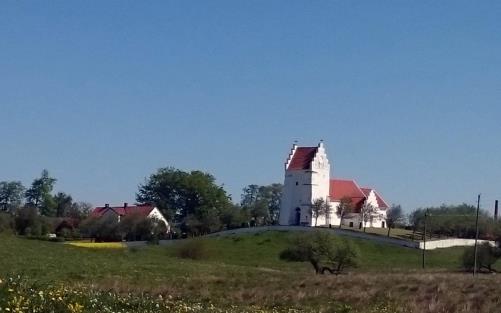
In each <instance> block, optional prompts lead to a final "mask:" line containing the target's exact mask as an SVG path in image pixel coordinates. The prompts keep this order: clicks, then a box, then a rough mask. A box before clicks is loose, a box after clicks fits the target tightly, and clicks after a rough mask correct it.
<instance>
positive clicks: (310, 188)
mask: <svg viewBox="0 0 501 313" xmlns="http://www.w3.org/2000/svg"><path fill="white" fill-rule="evenodd" d="M330 172H331V166H330V163H329V159H328V158H327V153H326V151H325V146H324V144H323V142H320V143H319V144H318V146H316V147H298V146H297V145H296V144H294V145H293V146H292V149H291V151H290V153H289V156H288V158H287V161H286V162H285V181H284V189H283V194H282V202H281V207H280V218H279V223H280V225H304V226H315V220H316V225H317V226H325V225H339V224H340V221H341V218H340V215H339V214H337V213H336V212H337V209H338V206H339V204H340V203H341V200H342V199H349V200H350V201H351V204H352V207H353V211H352V212H350V213H348V214H346V215H345V216H344V217H343V225H346V226H350V227H362V226H363V225H364V218H363V217H362V212H363V211H364V210H363V208H364V206H369V205H370V206H372V208H373V209H372V210H371V213H370V214H366V216H367V218H366V219H365V226H367V227H382V228H384V227H386V210H387V209H388V205H387V203H386V202H385V201H384V200H383V198H382V197H381V196H380V195H379V194H378V193H377V192H376V190H374V189H373V188H362V187H360V186H359V185H358V184H357V183H356V182H355V181H354V180H344V179H331V177H330ZM317 199H324V200H325V201H327V202H328V203H329V204H330V205H331V210H330V212H327V214H325V215H320V216H318V218H315V216H314V214H313V212H312V204H313V202H314V201H315V200H317Z"/></svg>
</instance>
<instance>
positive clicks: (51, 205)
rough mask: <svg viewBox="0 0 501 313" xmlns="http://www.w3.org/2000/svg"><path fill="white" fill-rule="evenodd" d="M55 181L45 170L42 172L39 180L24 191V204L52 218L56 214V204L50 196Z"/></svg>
mask: <svg viewBox="0 0 501 313" xmlns="http://www.w3.org/2000/svg"><path fill="white" fill-rule="evenodd" d="M55 183H56V179H55V178H53V177H50V175H49V172H48V171H47V170H45V169H44V170H43V171H42V174H41V176H40V178H37V179H35V180H34V181H33V183H32V184H31V187H30V188H29V189H28V190H26V193H25V197H26V203H27V204H28V205H29V206H32V207H34V208H36V209H37V210H38V211H39V213H40V214H42V215H46V216H54V215H55V214H56V203H55V202H54V199H53V196H52V195H51V192H52V189H53V188H54V184H55Z"/></svg>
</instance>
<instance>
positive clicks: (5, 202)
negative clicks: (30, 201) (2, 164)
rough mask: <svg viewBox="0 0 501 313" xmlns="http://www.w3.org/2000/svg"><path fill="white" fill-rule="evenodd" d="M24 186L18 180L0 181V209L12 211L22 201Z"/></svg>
mask: <svg viewBox="0 0 501 313" xmlns="http://www.w3.org/2000/svg"><path fill="white" fill-rule="evenodd" d="M23 193H24V186H23V184H22V183H21V182H19V181H3V182H0V211H5V212H13V211H14V210H16V209H17V208H19V207H20V206H21V204H22V202H23Z"/></svg>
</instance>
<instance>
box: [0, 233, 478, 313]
mask: <svg viewBox="0 0 501 313" xmlns="http://www.w3.org/2000/svg"><path fill="white" fill-rule="evenodd" d="M297 235H298V234H297V233H291V232H285V231H284V232H265V233H258V234H248V235H239V236H236V235H233V236H221V237H211V238H205V239H201V240H204V241H206V245H207V247H208V249H209V251H210V253H209V257H208V258H207V259H204V260H187V259H180V258H178V257H176V253H175V249H176V244H173V245H172V246H146V247H141V248H134V249H127V248H123V249H117V248H116V247H115V248H113V249H89V248H83V247H76V246H71V245H66V244H61V243H51V242H43V241H36V240H27V239H23V238H17V237H13V236H6V235H3V236H0V277H4V278H5V277H12V276H17V275H22V276H23V277H26V278H27V279H29V280H31V281H36V282H39V283H50V284H58V283H63V284H65V285H86V286H90V285H91V286H93V288H98V289H103V290H110V289H111V290H115V291H117V292H133V293H142V292H145V291H146V292H148V293H154V294H168V295H170V296H173V297H177V298H180V299H187V300H190V299H196V300H203V301H211V302H215V303H221V304H223V305H224V304H235V303H236V304H240V305H263V306H267V307H268V306H277V305H278V306H294V307H300V308H310V309H312V310H317V311H318V310H322V308H324V306H325V305H327V304H328V303H330V302H329V301H331V300H336V301H338V302H341V303H348V304H349V305H353V306H354V307H357V305H359V304H360V305H361V304H364V303H365V304H367V303H370V304H374V305H376V304H377V303H376V302H377V301H376V300H377V299H379V298H377V297H376V295H377V293H378V292H379V293H385V292H387V291H388V290H392V288H397V287H398V286H400V287H398V288H399V289H398V290H396V291H393V294H396V292H397V291H398V292H399V293H403V294H404V295H405V294H407V293H406V292H404V291H402V290H403V289H402V288H407V285H405V286H401V285H402V282H403V281H402V280H410V281H414V283H413V284H414V285H416V286H415V287H414V288H417V290H419V288H421V287H422V286H421V285H420V281H421V279H429V278H426V277H430V275H446V276H447V275H458V276H457V277H461V279H463V277H466V276H465V275H466V274H459V273H458V274H452V273H453V272H458V271H459V270H460V258H461V255H462V253H463V248H451V249H440V250H434V251H428V252H427V266H428V268H427V270H426V271H425V272H423V271H422V270H421V251H419V250H414V249H409V248H401V247H397V246H389V245H383V244H376V243H373V242H370V241H366V240H358V239H349V240H350V241H352V242H353V244H354V245H355V246H356V247H357V248H358V250H359V252H360V257H359V263H360V266H359V268H357V269H354V270H352V271H350V273H348V274H347V275H340V276H338V277H336V276H326V275H314V273H313V270H312V268H311V265H309V264H307V263H291V262H285V261H282V260H280V259H279V258H278V254H279V253H280V251H282V250H283V249H284V248H285V247H286V246H287V245H288V244H290V242H291V241H292V239H293V238H294V236H297ZM337 240H340V239H337ZM447 277H449V276H447ZM468 277H469V276H468ZM464 279H468V278H464ZM358 283H360V284H362V285H365V287H366V288H375V287H376V286H377V285H378V284H381V286H382V287H381V289H380V290H379V289H378V290H376V291H374V294H372V295H368V296H367V297H365V299H364V300H363V301H361V300H359V299H358V300H356V299H352V298H353V297H346V296H343V295H342V294H338V293H340V292H342V291H349V290H351V289H353V288H354V286H356V285H357V284H358ZM438 283H440V281H439V282H438ZM413 284H409V285H408V286H409V288H410V286H412V285H413ZM337 285H344V286H345V287H344V289H343V290H338V288H337V287H325V288H324V286H337ZM383 286H384V287H383ZM424 287H426V286H424ZM371 290H372V289H371ZM413 292H414V291H412V290H410V291H408V294H409V296H410V295H412V293H413ZM326 296H327V297H328V298H329V299H330V300H329V301H327V302H326V301H325V297H326ZM338 297H339V298H338ZM388 297H389V298H388ZM388 297H386V296H385V297H383V299H387V298H388V299H387V300H388V301H390V302H392V301H397V300H396V299H393V298H392V296H388ZM402 297H403V296H402ZM351 301H355V302H354V303H351ZM385 301H386V300H385ZM375 303H376V304H375ZM364 307H365V306H364ZM324 309H325V308H324ZM364 312H365V311H364Z"/></svg>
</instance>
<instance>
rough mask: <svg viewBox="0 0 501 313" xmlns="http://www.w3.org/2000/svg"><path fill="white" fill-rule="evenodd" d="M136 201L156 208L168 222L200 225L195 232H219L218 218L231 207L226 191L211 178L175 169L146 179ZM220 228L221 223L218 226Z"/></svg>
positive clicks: (162, 169) (161, 171) (198, 172)
mask: <svg viewBox="0 0 501 313" xmlns="http://www.w3.org/2000/svg"><path fill="white" fill-rule="evenodd" d="M136 201H137V202H139V203H151V204H155V205H156V206H157V207H158V208H159V210H160V211H161V212H162V213H163V214H164V215H165V216H166V217H167V218H168V219H169V221H174V222H179V223H182V224H183V225H185V226H186V227H188V226H189V225H198V226H196V229H197V230H199V231H200V232H209V231H215V230H217V229H214V225H216V224H215V218H216V217H218V218H219V217H220V216H221V214H220V212H221V211H222V210H223V209H226V208H227V207H229V206H231V205H232V204H231V202H230V199H229V197H228V195H227V194H226V191H225V190H224V189H223V188H222V187H221V186H218V185H217V184H216V179H215V178H214V176H212V175H211V174H209V173H204V172H201V171H191V172H185V171H182V170H179V169H175V168H173V167H167V168H161V169H159V170H158V171H157V172H156V173H154V174H152V175H151V176H150V177H149V178H148V179H146V181H145V183H144V184H141V185H140V186H139V190H138V192H137V194H136ZM209 224H211V225H209ZM221 225H222V224H221V223H220V222H218V223H217V225H216V226H217V227H218V228H220V227H221ZM193 227H195V226H193ZM194 229H195V228H194Z"/></svg>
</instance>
